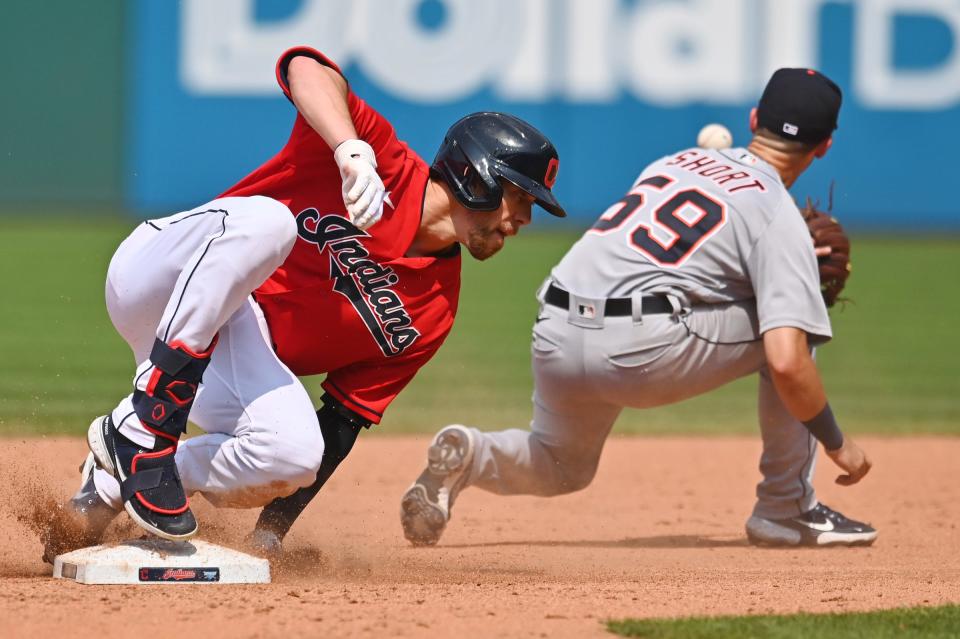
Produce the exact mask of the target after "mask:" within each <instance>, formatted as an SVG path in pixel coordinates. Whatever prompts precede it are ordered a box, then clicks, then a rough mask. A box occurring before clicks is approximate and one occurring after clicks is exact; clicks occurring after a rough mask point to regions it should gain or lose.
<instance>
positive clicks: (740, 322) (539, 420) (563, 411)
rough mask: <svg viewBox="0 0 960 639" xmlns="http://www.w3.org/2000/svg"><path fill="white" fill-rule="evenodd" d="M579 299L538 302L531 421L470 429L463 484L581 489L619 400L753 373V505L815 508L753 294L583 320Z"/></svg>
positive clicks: (634, 402)
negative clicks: (565, 304) (756, 438)
mask: <svg viewBox="0 0 960 639" xmlns="http://www.w3.org/2000/svg"><path fill="white" fill-rule="evenodd" d="M634 306H635V307H636V306H638V305H637V304H635V305H634ZM676 306H677V308H678V310H679V304H676ZM584 308H593V309H595V310H598V309H599V308H602V301H600V300H591V299H585V298H579V297H577V296H574V295H571V296H570V308H569V309H561V308H557V307H555V306H551V305H544V304H541V308H540V312H539V314H538V318H537V322H536V324H535V325H534V329H533V344H532V348H531V353H532V361H533V375H534V395H533V421H532V422H531V427H530V430H525V429H524V430H522V429H510V430H504V431H499V432H482V431H479V430H477V429H473V431H474V434H475V435H476V442H477V447H476V451H475V455H474V462H473V467H472V468H471V470H470V473H469V477H468V480H467V485H472V486H477V487H479V488H482V489H484V490H488V491H491V492H494V493H498V494H501V495H517V494H527V495H541V496H551V495H559V494H563V493H569V492H572V491H575V490H580V489H582V488H585V487H586V486H587V485H589V484H590V482H591V481H592V480H593V477H594V475H595V474H596V471H597V465H598V463H599V461H600V454H601V452H602V451H603V445H604V442H605V441H606V439H607V435H609V433H610V429H611V428H612V426H613V423H614V422H615V421H616V419H617V416H618V415H619V414H620V411H621V410H622V409H623V408H624V407H627V406H629V407H632V408H652V407H655V406H662V405H665V404H672V403H674V402H679V401H682V400H684V399H687V398H690V397H694V396H696V395H700V394H703V393H706V392H709V391H711V390H713V389H715V388H718V387H719V386H722V385H724V384H726V383H728V382H731V381H733V380H735V379H738V378H740V377H743V376H745V375H750V374H752V373H759V378H760V383H759V402H758V412H759V421H760V433H761V436H762V438H763V454H762V456H761V458H760V472H761V474H762V475H763V479H762V481H761V482H760V483H759V484H758V485H757V503H756V506H755V508H754V511H753V512H754V514H755V515H757V516H759V517H765V518H773V519H780V518H786V517H792V516H794V515H798V514H800V513H801V512H805V511H807V510H809V509H810V508H812V507H813V506H814V505H816V503H817V501H816V496H815V494H814V490H813V486H812V484H811V481H812V478H813V470H814V463H815V460H816V451H817V442H816V440H815V439H814V438H813V437H812V436H811V435H810V433H809V431H808V430H807V429H806V428H805V427H804V426H803V424H801V423H800V422H798V421H797V420H796V419H794V418H793V416H791V415H790V413H789V412H788V411H787V409H786V407H785V406H784V405H783V403H782V402H781V400H780V397H779V396H778V395H777V392H776V390H775V388H774V386H773V382H772V380H771V378H770V375H769V373H768V371H767V369H766V365H765V356H764V350H763V342H762V339H761V338H760V336H759V330H758V326H757V319H756V310H755V305H754V304H753V303H752V302H749V303H735V304H717V305H709V306H697V307H695V308H694V309H693V310H692V311H690V312H687V313H680V312H678V313H676V314H674V315H670V314H652V315H646V316H636V314H635V316H634V317H606V318H604V317H603V316H602V314H601V313H595V314H596V315H597V316H596V317H584V316H583V315H582V313H581V312H580V311H582V309H584Z"/></svg>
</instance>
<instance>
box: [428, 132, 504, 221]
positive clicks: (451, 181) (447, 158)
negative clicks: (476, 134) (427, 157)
mask: <svg viewBox="0 0 960 639" xmlns="http://www.w3.org/2000/svg"><path fill="white" fill-rule="evenodd" d="M471 151H472V153H471ZM432 168H433V169H434V171H436V172H437V173H439V174H440V177H442V178H443V179H444V181H445V182H446V183H447V185H448V186H449V187H450V189H451V190H452V191H453V194H454V196H455V197H456V198H457V200H458V201H459V202H460V203H461V204H462V205H463V206H464V207H465V208H467V209H470V210H474V211H492V210H493V209H496V208H497V207H498V206H500V202H501V200H502V199H503V187H502V186H501V185H500V182H499V180H498V179H497V176H495V175H493V174H492V172H491V168H492V166H491V162H490V159H489V158H488V157H487V154H486V153H484V152H483V150H482V149H481V148H479V147H478V145H476V144H475V143H474V141H473V140H471V139H470V138H469V137H464V138H461V139H460V140H456V139H449V138H448V139H446V140H444V143H443V146H442V147H441V148H440V152H439V153H438V154H437V158H436V160H435V161H434V164H433V167H432Z"/></svg>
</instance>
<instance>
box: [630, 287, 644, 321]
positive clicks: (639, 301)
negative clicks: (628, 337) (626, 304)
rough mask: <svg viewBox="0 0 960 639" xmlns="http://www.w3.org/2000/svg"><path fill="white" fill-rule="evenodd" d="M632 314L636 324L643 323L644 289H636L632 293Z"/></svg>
mask: <svg viewBox="0 0 960 639" xmlns="http://www.w3.org/2000/svg"><path fill="white" fill-rule="evenodd" d="M630 314H631V315H632V316H633V323H634V324H643V291H634V292H633V293H632V294H631V295H630Z"/></svg>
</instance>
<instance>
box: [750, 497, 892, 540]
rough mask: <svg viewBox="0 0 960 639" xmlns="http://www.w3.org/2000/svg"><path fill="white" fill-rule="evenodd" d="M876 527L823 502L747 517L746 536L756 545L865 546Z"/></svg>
mask: <svg viewBox="0 0 960 639" xmlns="http://www.w3.org/2000/svg"><path fill="white" fill-rule="evenodd" d="M876 538H877V531H876V529H875V528H873V527H871V526H870V525H869V524H865V523H863V522H859V521H854V520H853V519H847V518H846V517H844V516H843V515H842V514H840V513H838V512H837V511H835V510H832V509H831V508H828V507H827V506H824V505H823V504H817V505H816V506H814V507H813V508H811V509H810V510H808V511H807V512H805V513H803V514H802V515H798V516H796V517H790V518H787V519H764V518H762V517H757V516H756V515H754V516H752V517H750V519H748V520H747V539H749V540H750V543H752V544H755V545H758V546H869V545H870V544H872V543H873V540H874V539H876Z"/></svg>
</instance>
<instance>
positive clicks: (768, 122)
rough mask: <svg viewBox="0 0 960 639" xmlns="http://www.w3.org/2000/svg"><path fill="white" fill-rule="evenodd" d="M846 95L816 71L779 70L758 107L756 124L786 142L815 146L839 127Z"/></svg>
mask: <svg viewBox="0 0 960 639" xmlns="http://www.w3.org/2000/svg"><path fill="white" fill-rule="evenodd" d="M842 100H843V93H842V92H841V91H840V87H838V86H837V84H836V83H835V82H834V81H833V80H831V79H830V78H828V77H827V76H825V75H823V74H822V73H820V72H818V71H814V70H813V69H777V70H776V71H775V72H774V73H773V75H772V76H771V77H770V81H769V82H767V87H766V88H765V89H764V90H763V95H762V96H760V103H759V104H757V123H758V124H759V125H760V126H762V127H763V128H764V129H767V130H768V131H770V132H771V133H775V134H776V135H777V136H779V137H781V138H784V139H785V140H796V141H797V142H806V143H809V144H816V143H818V142H822V141H823V140H826V139H827V138H828V137H830V136H831V135H832V134H833V131H834V130H835V129H836V128H837V118H838V117H839V115H840V103H841V101H842Z"/></svg>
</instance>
